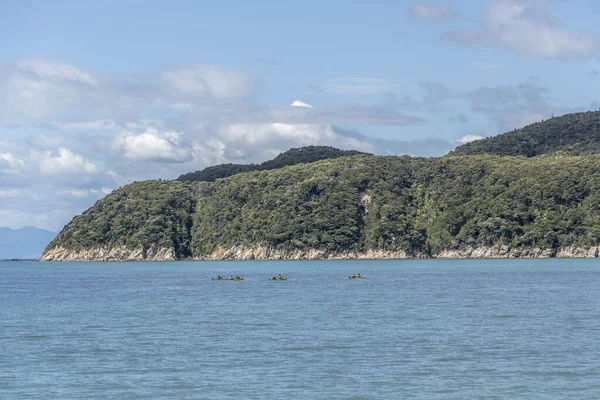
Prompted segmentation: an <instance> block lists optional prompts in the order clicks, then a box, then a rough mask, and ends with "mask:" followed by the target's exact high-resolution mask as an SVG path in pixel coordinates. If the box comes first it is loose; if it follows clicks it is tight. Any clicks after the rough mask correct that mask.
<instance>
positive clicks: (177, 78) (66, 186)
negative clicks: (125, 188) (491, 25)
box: [0, 60, 447, 230]
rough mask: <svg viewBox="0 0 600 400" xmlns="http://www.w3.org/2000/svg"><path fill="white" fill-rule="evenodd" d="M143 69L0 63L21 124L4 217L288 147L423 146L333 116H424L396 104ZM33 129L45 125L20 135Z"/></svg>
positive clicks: (1, 117) (409, 121)
mask: <svg viewBox="0 0 600 400" xmlns="http://www.w3.org/2000/svg"><path fill="white" fill-rule="evenodd" d="M145 76H146V77H147V78H146V79H147V81H145V82H140V81H130V82H127V81H124V82H117V81H113V80H111V79H110V78H108V77H104V76H101V75H99V74H97V73H94V72H89V71H84V70H81V69H79V68H77V67H74V66H70V65H67V64H62V63H57V62H52V61H38V60H29V61H18V62H14V63H0V121H2V123H3V127H0V129H5V130H6V131H8V130H9V129H13V128H12V127H15V126H17V127H19V128H17V129H22V132H24V133H25V132H26V133H25V134H24V135H23V136H21V134H20V133H18V134H15V135H12V134H11V136H8V138H9V139H5V138H2V140H1V141H0V197H2V201H1V203H2V207H1V209H0V220H1V221H2V225H6V226H11V227H15V228H16V227H20V226H23V225H22V224H26V225H33V226H37V227H40V228H45V229H50V230H59V229H60V228H61V227H62V226H63V224H64V223H66V222H68V221H69V220H70V219H71V218H72V217H73V216H74V215H76V214H78V213H80V212H82V211H83V210H85V209H87V208H89V207H90V206H91V205H93V203H94V202H95V201H96V200H98V199H99V198H101V197H103V196H104V195H106V194H108V193H110V192H111V191H112V190H114V189H115V188H116V187H118V186H120V185H125V184H127V183H130V182H131V181H133V180H140V179H149V178H167V179H168V178H175V177H177V176H178V175H180V174H182V173H186V172H190V171H194V170H198V169H202V168H205V167H207V166H209V165H215V164H219V163H228V162H239V163H250V162H262V161H265V160H267V159H272V158H273V157H274V156H276V155H277V154H279V153H280V152H282V151H285V150H287V149H289V148H291V147H299V146H304V145H331V146H335V147H339V148H346V149H358V150H362V151H366V152H377V153H382V152H383V153H389V152H392V151H399V152H402V151H407V152H409V151H410V152H411V153H412V152H415V151H416V152H418V151H419V149H421V150H422V149H427V151H430V149H431V148H432V146H429V145H428V146H423V145H422V144H421V145H419V146H416V147H415V146H413V147H410V143H408V142H402V143H401V144H400V145H399V146H398V147H394V146H395V145H398V143H399V142H398V141H381V140H379V141H378V140H377V139H373V138H369V137H365V136H361V135H358V134H349V133H348V132H346V131H343V130H341V129H339V128H337V127H336V126H335V124H343V125H350V124H356V125H396V126H404V125H415V124H420V123H423V122H424V121H423V120H422V119H420V118H415V117H411V116H407V115H405V114H403V113H401V112H399V111H398V110H397V109H389V108H386V107H378V106H371V105H368V104H367V105H365V104H359V105H335V106H324V107H320V108H314V107H312V106H311V105H310V104H308V103H305V102H301V101H295V102H294V103H293V107H292V106H290V105H281V106H269V105H257V104H255V103H253V102H252V99H251V98H252V95H253V93H254V86H255V82H254V79H253V78H252V77H251V76H250V75H248V74H245V73H244V72H241V71H237V70H234V69H230V68H227V67H217V66H202V65H193V66H189V67H180V68H167V69H163V70H160V71H158V72H157V73H155V74H152V73H150V74H148V75H145ZM334 83H337V84H339V85H342V86H343V85H348V86H352V88H349V87H347V88H343V87H342V86H340V87H338V89H339V90H341V91H342V92H344V91H345V92H354V93H378V92H380V91H383V90H387V85H388V81H387V80H383V79H368V78H364V79H350V80H347V81H336V82H334ZM190 110H193V112H192V111H190ZM12 122H14V123H12ZM31 132H34V133H35V132H40V133H42V134H40V135H33V136H27V135H28V134H29V135H30V134H31ZM10 137H13V138H14V139H10ZM17 138H18V139H17ZM446 145H447V144H441V145H438V144H434V146H437V147H436V148H438V149H439V148H441V147H444V146H446ZM440 146H441V147H440ZM417 147H418V148H417Z"/></svg>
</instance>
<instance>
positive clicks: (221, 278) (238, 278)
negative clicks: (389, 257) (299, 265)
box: [212, 274, 365, 281]
mask: <svg viewBox="0 0 600 400" xmlns="http://www.w3.org/2000/svg"><path fill="white" fill-rule="evenodd" d="M348 278H350V279H365V277H364V276H362V275H361V274H352V275H350V276H349V277H348ZM287 279H288V278H287V276H281V275H276V276H273V277H271V278H269V280H270V281H287ZM212 280H213V281H243V280H244V277H243V276H239V275H235V276H233V275H231V276H230V277H229V278H228V277H226V276H221V275H217V277H216V278H212Z"/></svg>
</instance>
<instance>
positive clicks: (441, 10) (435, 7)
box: [410, 3, 454, 20]
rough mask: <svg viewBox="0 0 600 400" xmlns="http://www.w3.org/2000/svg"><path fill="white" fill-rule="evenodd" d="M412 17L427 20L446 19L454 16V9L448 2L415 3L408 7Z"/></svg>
mask: <svg viewBox="0 0 600 400" xmlns="http://www.w3.org/2000/svg"><path fill="white" fill-rule="evenodd" d="M410 13H411V15H412V16H413V17H415V18H419V19H428V20H441V19H448V18H452V17H453V16H454V9H453V8H452V6H451V5H449V4H439V3H415V4H413V5H412V6H411V8H410Z"/></svg>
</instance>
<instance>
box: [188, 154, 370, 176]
mask: <svg viewBox="0 0 600 400" xmlns="http://www.w3.org/2000/svg"><path fill="white" fill-rule="evenodd" d="M357 154H365V153H361V152H359V151H356V150H340V149H336V148H335V147H331V146H306V147H300V148H295V149H290V150H288V151H286V152H284V153H281V154H280V155H278V156H277V157H275V158H274V159H272V160H269V161H265V162H263V163H262V164H221V165H215V166H212V167H208V168H204V169H203V170H201V171H196V172H190V173H188V174H184V175H181V176H180V177H179V178H177V180H178V181H181V182H214V181H215V180H217V179H220V178H227V177H229V176H232V175H236V174H239V173H242V172H250V171H268V170H271V169H276V168H283V167H286V166H289V165H296V164H306V163H311V162H315V161H319V160H326V159H330V158H338V157H347V156H354V155H357Z"/></svg>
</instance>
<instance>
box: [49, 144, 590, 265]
mask: <svg viewBox="0 0 600 400" xmlns="http://www.w3.org/2000/svg"><path fill="white" fill-rule="evenodd" d="M599 241H600V156H589V157H534V158H523V157H499V156H489V155H485V156H470V157H442V158H430V159H423V158H411V157H379V156H368V155H359V156H353V157H341V158H337V159H328V160H322V161H319V162H316V163H311V164H300V165H295V166H289V167H285V168H280V169H275V170H270V171H254V172H250V173H244V174H238V175H235V176H232V177H229V178H227V179H222V180H219V181H216V182H179V181H172V182H168V181H146V182H138V183H133V184H131V185H128V186H125V187H123V188H121V189H119V190H116V191H114V192H113V193H111V194H110V195H108V196H107V197H105V198H104V199H102V200H100V201H98V202H97V203H96V205H94V207H92V208H91V209H90V210H88V211H86V212H84V213H83V214H82V215H81V216H79V217H76V218H74V219H73V221H72V222H71V223H70V224H68V225H67V226H66V227H65V229H64V230H63V231H62V232H61V233H60V234H59V235H58V236H57V238H56V239H55V240H54V241H53V242H52V243H51V244H50V245H49V246H48V248H47V249H46V252H45V254H44V256H43V257H42V258H43V259H44V260H111V259H113V260H114V259H173V258H174V259H178V258H200V259H229V258H237V259H247V258H278V257H281V258H302V257H307V258H310V257H351V256H352V255H354V256H356V255H357V254H359V255H361V254H362V255H365V256H367V257H369V256H374V257H404V256H407V257H455V256H456V257H459V256H460V257H476V256H477V257H480V256H485V257H487V256H508V255H511V256H515V257H518V256H528V257H531V256H544V255H545V256H552V255H565V254H567V255H571V256H573V255H576V256H579V255H587V256H590V255H591V256H594V255H597V254H598V251H597V247H596V246H598V243H599Z"/></svg>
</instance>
